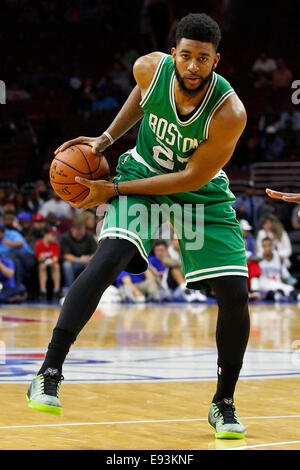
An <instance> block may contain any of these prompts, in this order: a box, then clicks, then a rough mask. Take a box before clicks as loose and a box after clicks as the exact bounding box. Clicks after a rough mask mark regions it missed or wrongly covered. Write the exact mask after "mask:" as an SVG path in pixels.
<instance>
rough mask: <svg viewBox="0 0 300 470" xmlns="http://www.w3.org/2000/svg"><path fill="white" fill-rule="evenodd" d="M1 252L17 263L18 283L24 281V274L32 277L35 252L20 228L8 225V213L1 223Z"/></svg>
mask: <svg viewBox="0 0 300 470" xmlns="http://www.w3.org/2000/svg"><path fill="white" fill-rule="evenodd" d="M0 254H2V255H5V256H7V257H8V258H11V259H13V260H14V262H15V264H16V265H17V267H18V269H17V283H19V282H23V280H24V276H25V277H26V276H27V278H28V279H29V278H30V276H31V271H32V269H33V267H34V265H35V256H34V252H33V250H32V249H31V248H30V246H29V245H28V243H27V242H26V240H25V238H24V237H23V235H21V233H20V232H19V231H18V230H14V229H11V228H9V226H7V224H6V214H4V218H3V225H0Z"/></svg>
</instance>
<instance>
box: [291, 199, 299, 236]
mask: <svg viewBox="0 0 300 470" xmlns="http://www.w3.org/2000/svg"><path fill="white" fill-rule="evenodd" d="M299 213H300V205H299V204H298V205H297V206H295V207H294V209H293V212H292V226H293V229H295V230H299V229H300V217H299V215H298V214H299Z"/></svg>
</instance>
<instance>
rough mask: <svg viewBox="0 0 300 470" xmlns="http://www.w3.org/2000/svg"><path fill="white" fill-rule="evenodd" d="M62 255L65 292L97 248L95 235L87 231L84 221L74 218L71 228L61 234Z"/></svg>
mask: <svg viewBox="0 0 300 470" xmlns="http://www.w3.org/2000/svg"><path fill="white" fill-rule="evenodd" d="M60 248H61V257H62V260H63V273H64V281H65V285H64V293H66V291H67V290H68V289H69V288H70V287H71V285H72V283H73V281H74V279H75V278H76V277H77V276H78V275H79V274H80V273H81V272H82V271H83V270H84V268H85V267H86V266H87V264H88V263H89V261H90V259H91V258H92V256H93V254H94V253H95V251H96V249H97V242H96V241H95V239H94V237H93V236H92V235H91V234H90V233H87V232H86V229H85V225H84V222H83V221H82V220H80V219H79V218H74V219H73V222H72V227H71V229H70V230H69V231H68V232H67V233H64V234H63V235H62V236H61V240H60Z"/></svg>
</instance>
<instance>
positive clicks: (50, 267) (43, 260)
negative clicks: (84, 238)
mask: <svg viewBox="0 0 300 470" xmlns="http://www.w3.org/2000/svg"><path fill="white" fill-rule="evenodd" d="M56 234H57V230H55V229H54V228H51V227H50V228H48V229H47V231H46V233H45V234H44V236H43V238H42V240H39V241H37V242H36V244H35V256H36V259H37V262H38V271H39V287H40V300H41V301H45V300H47V289H46V287H47V279H48V276H51V278H52V281H53V286H54V290H53V300H59V290H60V266H59V243H58V242H57V241H56Z"/></svg>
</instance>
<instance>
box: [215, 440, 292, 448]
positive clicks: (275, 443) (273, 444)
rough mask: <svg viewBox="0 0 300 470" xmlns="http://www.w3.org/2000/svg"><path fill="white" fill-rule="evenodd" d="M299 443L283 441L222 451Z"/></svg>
mask: <svg viewBox="0 0 300 470" xmlns="http://www.w3.org/2000/svg"><path fill="white" fill-rule="evenodd" d="M299 442H300V441H285V442H270V443H268V444H256V445H252V446H241V447H232V448H231V449H224V450H244V449H254V448H256V447H271V446H279V445H282V446H283V445H286V444H297V443H299Z"/></svg>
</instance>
